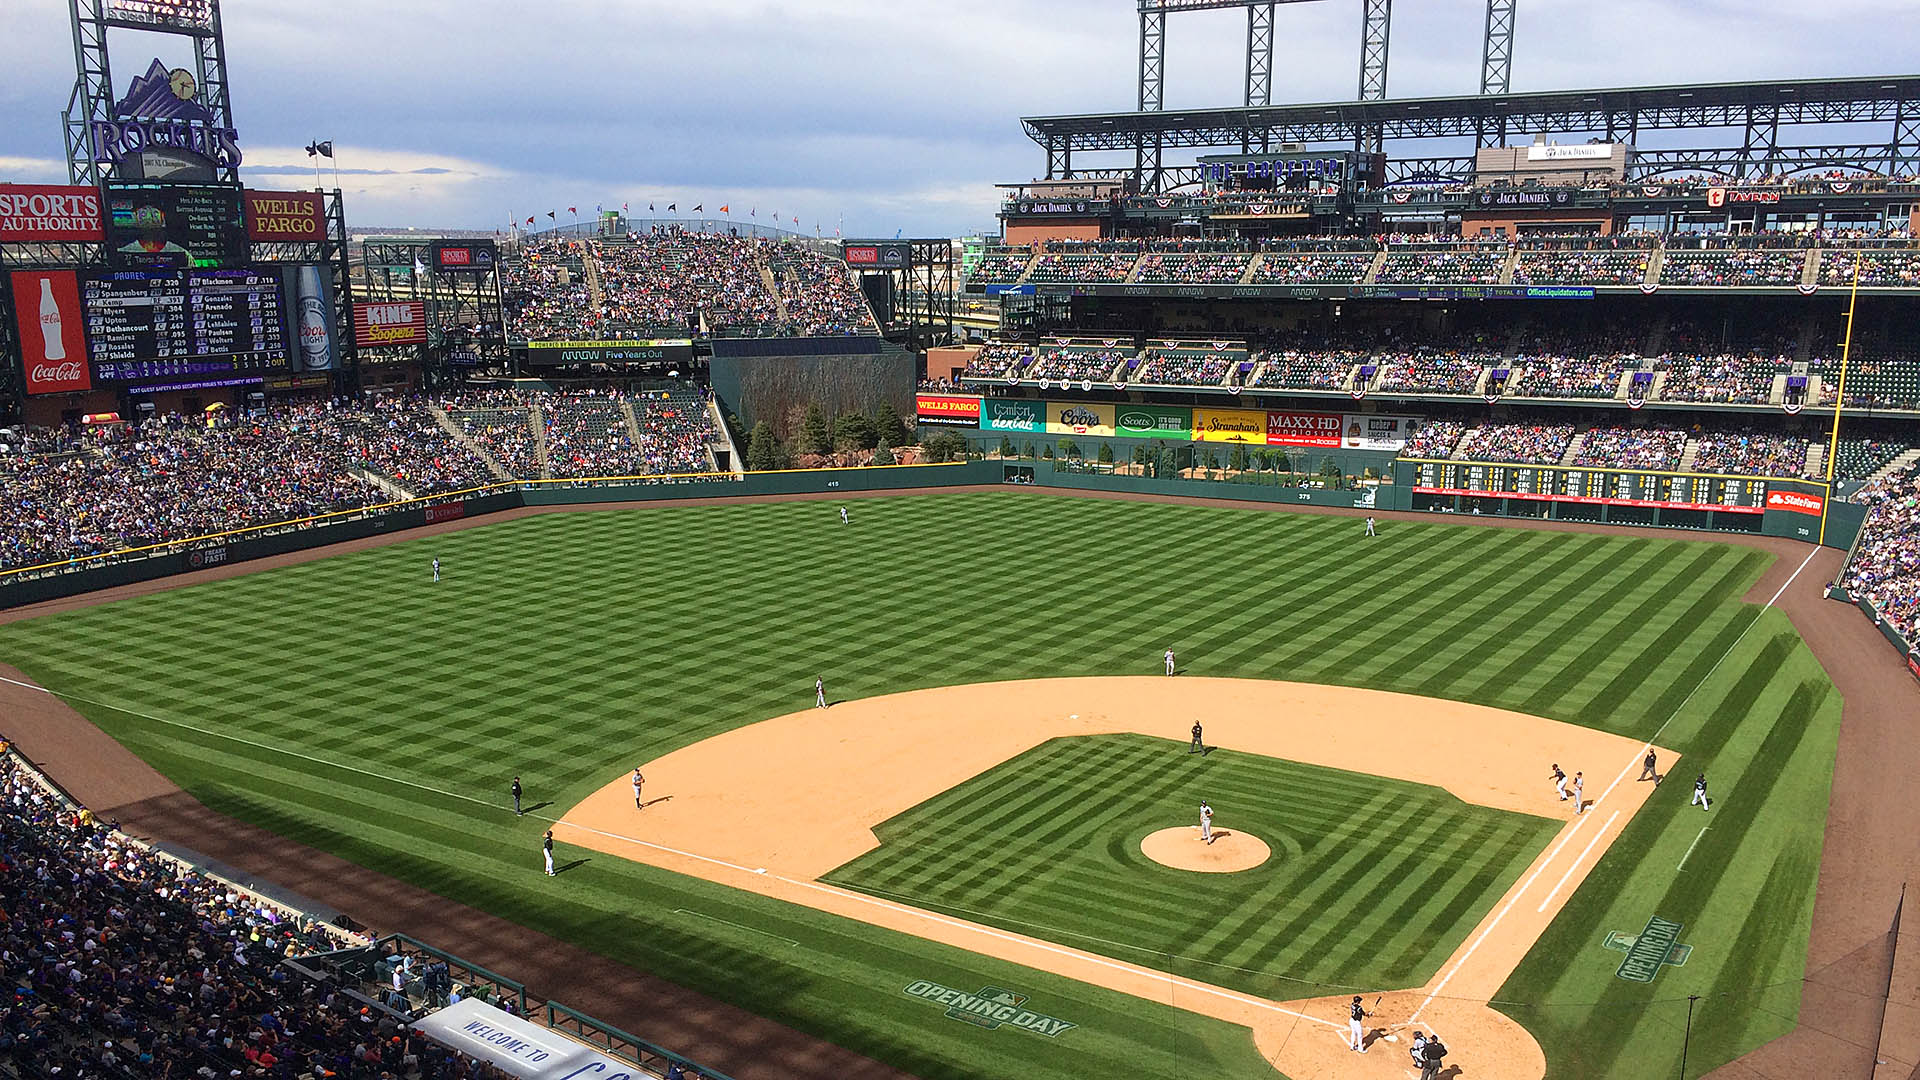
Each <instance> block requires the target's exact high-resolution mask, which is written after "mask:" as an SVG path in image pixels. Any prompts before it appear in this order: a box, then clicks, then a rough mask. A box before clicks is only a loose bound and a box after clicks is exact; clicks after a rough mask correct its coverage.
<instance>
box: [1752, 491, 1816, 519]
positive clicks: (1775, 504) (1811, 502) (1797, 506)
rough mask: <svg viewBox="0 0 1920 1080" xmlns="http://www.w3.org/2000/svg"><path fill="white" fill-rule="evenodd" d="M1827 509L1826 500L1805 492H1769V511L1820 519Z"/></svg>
mask: <svg viewBox="0 0 1920 1080" xmlns="http://www.w3.org/2000/svg"><path fill="white" fill-rule="evenodd" d="M1826 507H1827V504H1826V500H1825V499H1823V498H1821V497H1820V496H1818V495H1809V494H1807V493H1806V492H1803V491H1781V490H1780V489H1778V488H1774V489H1772V490H1769V491H1768V492H1767V509H1769V510H1789V511H1792V512H1793V513H1796V514H1809V515H1811V516H1813V517H1819V516H1820V515H1821V513H1822V512H1824V511H1825V510H1826Z"/></svg>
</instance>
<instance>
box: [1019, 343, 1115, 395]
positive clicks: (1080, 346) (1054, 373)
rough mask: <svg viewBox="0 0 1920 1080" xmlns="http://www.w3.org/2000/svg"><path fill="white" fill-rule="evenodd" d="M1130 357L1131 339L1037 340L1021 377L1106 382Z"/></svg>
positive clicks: (1056, 380)
mask: <svg viewBox="0 0 1920 1080" xmlns="http://www.w3.org/2000/svg"><path fill="white" fill-rule="evenodd" d="M1133 358H1134V348H1133V343H1132V341H1131V340H1129V339H1127V338H1120V337H1109V338H1089V337H1078V338H1050V339H1048V340H1047V341H1044V342H1042V343H1041V345H1040V348H1039V349H1038V351H1037V352H1036V353H1035V356H1034V361H1033V363H1032V365H1030V366H1029V367H1028V368H1027V370H1026V371H1025V372H1023V373H1022V374H1021V376H1020V377H1021V378H1023V379H1039V380H1041V381H1043V382H1045V381H1049V380H1051V381H1054V382H1059V381H1063V380H1064V381H1065V382H1068V383H1075V384H1078V383H1102V384H1105V383H1109V382H1112V381H1113V379H1114V372H1115V370H1116V369H1119V368H1121V367H1122V365H1124V364H1126V363H1127V362H1128V361H1130V360H1132V359H1133Z"/></svg>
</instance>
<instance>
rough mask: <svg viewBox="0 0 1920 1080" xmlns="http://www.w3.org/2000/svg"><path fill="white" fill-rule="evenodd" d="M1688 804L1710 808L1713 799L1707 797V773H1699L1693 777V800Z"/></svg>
mask: <svg viewBox="0 0 1920 1080" xmlns="http://www.w3.org/2000/svg"><path fill="white" fill-rule="evenodd" d="M1687 805H1688V806H1698V807H1699V808H1700V809H1702V810H1712V809H1713V800H1712V799H1709V798H1707V774H1706V773H1701V774H1700V775H1699V776H1696V777H1694V778H1693V801H1692V802H1690V803H1688V804H1687Z"/></svg>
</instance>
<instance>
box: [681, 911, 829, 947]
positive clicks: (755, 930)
mask: <svg viewBox="0 0 1920 1080" xmlns="http://www.w3.org/2000/svg"><path fill="white" fill-rule="evenodd" d="M673 913H674V914H675V915H691V916H693V917H694V918H696V919H705V920H707V921H708V922H717V923H719V924H720V925H721V926H731V927H733V928H734V929H735V930H745V931H746V932H747V933H749V934H759V935H761V936H763V937H770V938H772V939H773V940H775V941H784V942H786V943H787V944H789V945H791V946H793V947H794V948H796V949H797V948H799V947H800V943H799V942H797V941H795V940H793V939H792V938H789V937H781V936H780V935H779V934H775V933H770V932H768V931H766V930H762V929H760V928H759V927H757V926H742V925H740V924H739V923H737V922H728V921H727V920H725V919H721V918H717V917H715V916H712V915H709V914H707V913H706V912H704V911H688V910H687V909H686V908H679V907H677V908H674V909H673Z"/></svg>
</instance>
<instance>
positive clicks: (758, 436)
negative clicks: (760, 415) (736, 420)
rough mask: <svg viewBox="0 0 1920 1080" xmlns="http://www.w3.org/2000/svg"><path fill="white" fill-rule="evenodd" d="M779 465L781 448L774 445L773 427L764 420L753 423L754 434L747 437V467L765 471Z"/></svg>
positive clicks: (754, 470) (755, 470) (756, 470)
mask: <svg viewBox="0 0 1920 1080" xmlns="http://www.w3.org/2000/svg"><path fill="white" fill-rule="evenodd" d="M779 467H780V448H779V447H777V446H775V445H774V442H773V429H772V428H770V427H768V426H767V422H766V421H765V420H762V421H760V422H759V423H757V424H755V425H753V434H752V435H749V436H748V437H747V468H748V469H750V470H752V471H753V472H765V471H767V470H769V469H777V468H779Z"/></svg>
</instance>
